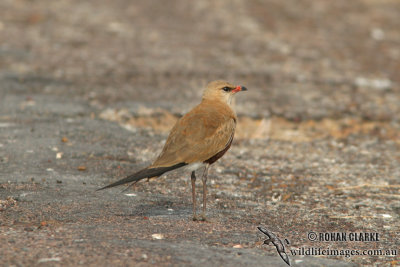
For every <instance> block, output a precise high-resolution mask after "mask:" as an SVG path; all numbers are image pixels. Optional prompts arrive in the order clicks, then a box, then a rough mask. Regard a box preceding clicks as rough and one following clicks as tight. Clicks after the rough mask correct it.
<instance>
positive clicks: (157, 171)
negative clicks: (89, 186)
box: [96, 162, 187, 191]
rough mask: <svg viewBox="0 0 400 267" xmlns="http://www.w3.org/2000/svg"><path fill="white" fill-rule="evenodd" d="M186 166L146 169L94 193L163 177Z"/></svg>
mask: <svg viewBox="0 0 400 267" xmlns="http://www.w3.org/2000/svg"><path fill="white" fill-rule="evenodd" d="M185 165H187V163H183V162H182V163H178V164H175V165H173V166H169V167H157V168H150V167H147V168H146V169H143V170H140V171H138V172H137V173H134V174H132V175H129V176H128V177H126V178H124V179H121V180H119V181H116V182H115V183H112V184H109V185H107V186H105V187H102V188H100V189H97V190H96V191H100V190H103V189H106V188H111V187H114V186H118V185H122V184H126V183H131V182H138V181H140V180H142V179H144V178H152V177H158V176H161V175H163V174H164V173H166V172H169V171H172V170H175V169H177V168H180V167H183V166H185Z"/></svg>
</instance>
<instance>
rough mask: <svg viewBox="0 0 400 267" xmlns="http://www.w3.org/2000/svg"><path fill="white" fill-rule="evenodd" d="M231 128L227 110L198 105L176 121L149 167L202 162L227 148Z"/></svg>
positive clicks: (233, 121) (232, 122)
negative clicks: (161, 148)
mask: <svg viewBox="0 0 400 267" xmlns="http://www.w3.org/2000/svg"><path fill="white" fill-rule="evenodd" d="M235 126H236V116H235V115H234V113H233V112H232V111H231V109H230V108H229V107H224V106H220V107H218V106H210V105H201V104H200V105H199V106H197V107H196V108H194V109H193V110H192V111H190V112H189V113H187V114H186V115H185V116H184V117H182V118H181V119H180V120H178V122H177V123H176V124H175V126H174V127H173V128H172V130H171V133H170V135H169V136H168V139H167V141H166V143H165V146H164V148H163V150H162V152H161V154H160V156H159V157H158V158H157V159H156V161H155V162H154V163H153V164H152V167H164V166H172V165H175V164H179V163H188V164H190V163H194V162H204V161H206V160H208V159H209V158H211V157H212V156H214V155H215V154H217V153H218V152H220V151H222V150H224V149H225V148H226V147H227V145H229V144H230V142H231V140H232V138H233V134H234V132H235Z"/></svg>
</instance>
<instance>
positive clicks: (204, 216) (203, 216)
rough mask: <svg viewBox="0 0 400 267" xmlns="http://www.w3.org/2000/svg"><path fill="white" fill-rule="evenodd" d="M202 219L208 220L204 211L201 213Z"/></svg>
mask: <svg viewBox="0 0 400 267" xmlns="http://www.w3.org/2000/svg"><path fill="white" fill-rule="evenodd" d="M200 221H202V222H205V221H207V216H206V214H205V213H202V214H201V216H200Z"/></svg>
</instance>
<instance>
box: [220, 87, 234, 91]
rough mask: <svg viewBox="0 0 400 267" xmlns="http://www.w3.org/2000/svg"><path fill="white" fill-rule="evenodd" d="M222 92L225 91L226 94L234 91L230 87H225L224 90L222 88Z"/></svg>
mask: <svg viewBox="0 0 400 267" xmlns="http://www.w3.org/2000/svg"><path fill="white" fill-rule="evenodd" d="M222 90H224V91H225V92H229V91H231V90H232V89H231V88H229V87H224V88H222Z"/></svg>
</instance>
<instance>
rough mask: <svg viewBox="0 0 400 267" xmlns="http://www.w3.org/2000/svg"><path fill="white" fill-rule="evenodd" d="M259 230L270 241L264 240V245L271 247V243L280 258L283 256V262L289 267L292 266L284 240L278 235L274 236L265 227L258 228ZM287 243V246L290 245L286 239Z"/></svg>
mask: <svg viewBox="0 0 400 267" xmlns="http://www.w3.org/2000/svg"><path fill="white" fill-rule="evenodd" d="M257 228H258V230H260V232H262V233H263V234H265V235H266V236H268V239H266V240H264V244H266V245H269V244H270V243H272V245H274V246H275V248H276V251H277V252H278V254H279V256H281V258H282V260H283V261H284V262H286V264H287V265H289V266H291V265H290V259H289V256H288V255H287V253H286V247H285V245H284V244H283V242H282V240H281V239H280V238H279V237H277V236H276V234H274V233H273V232H271V231H269V230H268V229H266V228H264V227H261V226H258V227H257ZM285 242H286V244H287V245H289V244H290V242H289V240H287V239H286V238H285Z"/></svg>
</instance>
